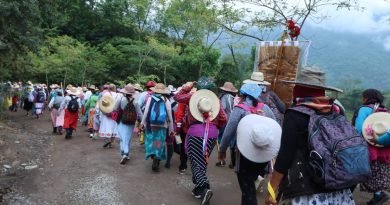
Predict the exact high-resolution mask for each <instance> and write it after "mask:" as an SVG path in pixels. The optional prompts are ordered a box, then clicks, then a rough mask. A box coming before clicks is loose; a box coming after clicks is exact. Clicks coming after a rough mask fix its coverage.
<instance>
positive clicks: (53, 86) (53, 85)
mask: <svg viewBox="0 0 390 205" xmlns="http://www.w3.org/2000/svg"><path fill="white" fill-rule="evenodd" d="M49 87H50V88H51V89H56V88H58V87H59V86H58V85H57V84H51V85H50V86H49Z"/></svg>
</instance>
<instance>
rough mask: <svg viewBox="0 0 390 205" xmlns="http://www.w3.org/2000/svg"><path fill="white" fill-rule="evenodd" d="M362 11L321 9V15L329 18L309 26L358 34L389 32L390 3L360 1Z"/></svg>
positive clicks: (373, 0) (332, 8)
mask: <svg viewBox="0 0 390 205" xmlns="http://www.w3.org/2000/svg"><path fill="white" fill-rule="evenodd" d="M360 6H362V7H364V9H363V10H362V11H357V10H349V11H348V10H336V9H335V8H334V7H328V8H323V10H322V11H321V13H322V14H323V15H327V16H329V17H328V18H327V19H325V20H324V21H322V22H321V23H319V24H317V23H315V22H313V21H310V22H309V24H311V25H312V26H315V27H321V28H323V29H327V30H332V31H339V32H352V33H359V34H377V33H384V32H389V31H390V22H389V19H390V1H386V0H361V2H360Z"/></svg>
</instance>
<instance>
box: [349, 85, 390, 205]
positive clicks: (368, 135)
mask: <svg viewBox="0 0 390 205" xmlns="http://www.w3.org/2000/svg"><path fill="white" fill-rule="evenodd" d="M384 99H385V98H384V96H383V94H382V93H381V92H380V91H379V90H376V89H367V90H365V91H363V93H362V100H363V102H362V103H363V105H362V106H361V107H360V108H359V109H358V110H357V111H356V112H355V114H354V117H353V118H352V123H353V124H354V125H355V127H356V130H357V131H358V133H359V134H362V135H363V136H364V137H365V139H367V140H368V142H370V143H369V151H370V161H371V170H372V177H371V178H370V180H369V181H368V182H366V183H363V184H361V185H360V189H361V191H364V192H369V193H373V197H372V199H371V200H370V201H368V202H367V205H381V204H385V203H386V202H387V201H389V199H390V194H389V193H387V192H386V191H388V190H390V177H389V175H388V174H386V173H388V172H389V170H390V147H389V146H384V143H382V145H380V144H378V141H379V142H382V140H383V139H386V132H387V131H388V130H389V123H390V120H389V117H388V116H389V114H388V112H389V110H388V109H387V108H386V107H385V106H384V104H383V102H384ZM377 118H379V120H376V119H377ZM386 119H387V121H386ZM378 135H379V136H378ZM382 135H384V136H382ZM372 142H376V143H372Z"/></svg>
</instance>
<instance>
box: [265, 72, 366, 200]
mask: <svg viewBox="0 0 390 205" xmlns="http://www.w3.org/2000/svg"><path fill="white" fill-rule="evenodd" d="M324 82H325V73H324V72H322V71H320V70H318V69H315V68H304V69H303V70H302V71H300V73H298V77H297V80H296V81H287V82H286V83H291V84H295V86H294V90H293V96H294V105H293V107H292V108H290V109H288V110H287V112H286V113H285V118H284V122H283V128H282V139H281V147H280V150H279V153H278V156H277V158H276V162H275V166H274V171H273V173H272V175H271V179H270V182H269V184H268V192H267V194H266V197H265V204H266V205H276V204H282V205H298V204H299V205H313V204H316V205H329V204H343V205H354V204H355V202H354V200H353V196H352V193H351V190H350V185H351V184H355V181H342V180H347V179H348V180H350V179H351V178H350V177H352V176H353V177H355V176H358V175H356V173H355V175H352V174H346V173H345V172H346V170H342V171H340V169H342V167H343V166H335V167H334V168H333V169H328V167H325V168H324V167H323V166H327V165H329V164H328V163H327V164H326V165H325V163H324V164H321V163H319V162H318V161H317V159H321V156H320V155H319V152H321V153H322V151H324V149H322V150H318V146H320V145H321V146H324V145H323V144H322V143H324V141H315V142H316V143H315V144H311V142H314V141H312V140H320V139H323V138H322V137H325V136H327V139H329V140H332V139H334V138H335V137H340V136H339V135H333V132H327V131H328V129H334V127H333V125H334V124H333V123H332V121H325V120H321V122H320V121H318V122H319V123H322V122H324V123H325V124H321V125H319V126H320V129H318V131H317V132H316V133H320V135H316V137H317V138H315V139H314V138H310V139H312V140H309V134H310V133H313V132H314V130H313V125H314V123H313V122H312V120H313V121H316V119H318V118H320V117H327V118H321V119H326V120H332V119H336V120H338V121H337V123H336V124H337V125H340V126H341V127H339V128H338V129H337V131H334V132H341V131H348V133H349V134H351V135H354V137H351V136H350V135H349V134H348V135H344V133H346V132H343V134H341V135H342V137H346V136H347V137H348V138H345V140H347V141H348V143H347V144H346V143H342V144H338V146H348V145H351V144H353V145H355V144H354V143H359V146H358V147H357V148H358V149H359V150H360V151H359V154H358V155H355V154H353V155H352V156H351V155H349V154H348V153H349V152H351V153H355V152H356V150H350V149H349V148H350V147H346V149H349V151H348V152H347V153H344V152H343V153H344V155H343V157H345V159H346V160H351V158H356V159H358V160H361V162H360V164H356V165H357V166H356V167H355V168H364V169H365V170H364V171H369V164H368V150H367V149H366V148H367V145H366V144H365V142H364V141H362V140H361V139H359V137H355V136H356V133H354V129H353V127H352V125H351V124H350V123H349V122H348V121H347V120H346V119H345V117H343V116H341V115H339V114H337V113H335V112H334V105H333V101H332V100H331V99H330V98H329V97H327V96H325V91H333V92H342V90H340V89H338V88H334V87H330V86H327V85H325V83H324ZM326 122H328V123H326ZM329 126H331V127H329ZM325 133H328V135H327V134H325ZM329 133H330V134H329ZM328 143H333V141H329V142H328ZM309 144H310V147H309ZM313 146H314V147H313ZM324 147H325V146H324ZM315 148H317V149H315ZM337 148H339V147H337ZM352 149H354V148H352ZM326 150H328V149H326ZM340 151H341V150H340ZM340 153H341V152H340ZM335 154H336V153H335ZM336 155H337V154H336ZM310 156H311V157H310ZM317 156H318V157H320V158H318V157H317ZM337 156H338V155H337ZM328 157H329V155H323V158H322V159H325V158H326V161H325V160H324V161H323V162H330V161H329V160H330V159H329V158H328ZM365 162H367V163H365ZM334 163H336V164H335V165H339V163H341V162H340V161H339V160H337V161H334ZM349 163H350V162H349ZM361 165H362V166H361ZM309 167H311V168H312V169H309ZM314 167H317V169H314ZM367 169H368V170H367ZM314 170H318V173H317V172H314ZM321 170H322V172H321ZM351 170H352V168H351ZM333 171H340V172H338V175H340V176H343V177H342V178H341V179H340V178H338V179H337V180H336V179H334V181H332V183H334V184H337V186H332V188H331V189H330V188H326V187H329V186H331V185H329V184H327V183H329V181H326V180H329V178H325V179H326V180H325V179H320V177H321V176H323V177H324V175H326V176H328V175H329V176H330V172H332V173H333ZM353 171H355V169H353ZM361 171H362V170H360V169H359V170H357V171H356V172H357V173H363V172H361ZM321 173H322V175H321ZM364 173H366V172H364ZM332 176H333V175H332ZM359 176H360V175H359ZM367 178H368V175H367V176H365V178H364V179H367ZM359 179H360V178H359ZM278 202H279V203H278Z"/></svg>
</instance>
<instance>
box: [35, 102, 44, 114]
mask: <svg viewBox="0 0 390 205" xmlns="http://www.w3.org/2000/svg"><path fill="white" fill-rule="evenodd" d="M43 105H44V103H35V104H34V107H35V114H37V115H40V114H42V113H43Z"/></svg>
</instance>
